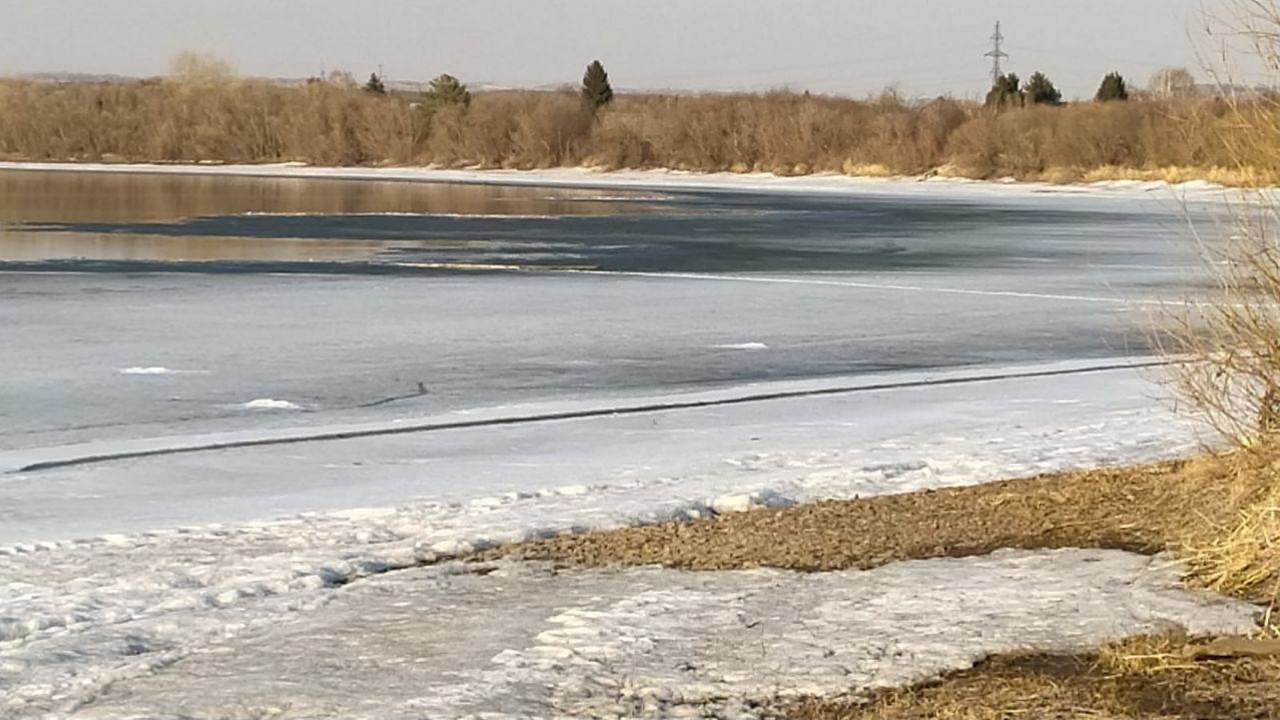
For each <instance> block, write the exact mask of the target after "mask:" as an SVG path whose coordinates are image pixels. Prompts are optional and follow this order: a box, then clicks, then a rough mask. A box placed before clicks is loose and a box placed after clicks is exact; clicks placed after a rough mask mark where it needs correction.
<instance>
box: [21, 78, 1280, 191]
mask: <svg viewBox="0 0 1280 720" xmlns="http://www.w3.org/2000/svg"><path fill="white" fill-rule="evenodd" d="M1157 85H1158V86H1159V88H1158V89H1156V86H1157ZM1103 90H1105V92H1100V95H1102V96H1103V98H1104V99H1106V98H1111V99H1109V100H1107V101H1105V102H1092V103H1071V104H1063V102H1062V96H1061V94H1060V93H1059V92H1058V90H1057V88H1056V87H1054V86H1053V83H1052V82H1051V81H1049V80H1048V78H1047V77H1045V76H1044V75H1043V74H1042V73H1038V74H1037V75H1036V76H1033V77H1032V79H1031V80H1030V81H1029V82H1027V83H1025V84H1023V83H1022V82H1021V81H1020V80H1018V79H1017V78H1016V77H1012V76H1006V77H1004V78H1001V81H1000V82H999V83H997V87H995V88H993V92H992V93H991V94H990V96H989V98H988V99H989V103H990V104H991V105H994V106H996V108H997V110H996V111H994V112H993V111H992V108H991V107H989V106H987V104H984V103H982V102H971V101H967V100H960V99H954V98H945V97H944V98H936V99H932V100H923V101H917V100H909V99H906V98H903V97H902V96H900V95H898V94H896V93H894V92H886V93H883V94H881V95H880V96H878V97H873V98H869V99H865V100H854V99H849V98H840V97H831V96H823V95H818V94H812V95H811V94H809V93H797V92H789V91H771V92H766V93H737V94H700V95H670V94H656V93H626V94H620V93H615V91H614V89H613V87H612V85H611V81H610V77H609V74H608V73H607V72H606V71H605V68H604V66H603V65H602V64H601V63H599V62H592V63H591V64H590V65H589V66H588V67H587V68H586V70H585V71H584V73H583V76H582V80H581V82H580V83H579V84H578V85H577V86H576V87H566V88H564V89H561V90H556V91H528V90H485V91H483V92H480V91H473V90H472V89H471V88H469V87H468V86H467V85H466V83H464V82H462V81H461V80H459V79H458V78H456V77H454V76H452V75H441V76H438V77H437V78H435V79H434V80H433V81H432V82H431V83H430V84H429V85H428V86H426V87H425V88H423V90H422V91H420V92H412V93H406V92H403V91H398V90H393V89H392V88H390V87H388V83H386V82H385V81H384V79H383V78H381V77H378V76H376V74H375V77H371V78H370V81H369V82H366V83H357V82H355V80H354V79H353V78H351V76H350V75H349V74H339V75H337V76H330V77H328V78H324V79H320V78H315V79H313V80H311V81H308V82H305V83H301V84H299V85H296V86H282V85H280V84H278V83H273V82H269V81H264V80H254V79H245V78H237V77H235V76H234V75H232V74H231V73H230V72H229V68H227V67H226V66H225V64H219V63H208V62H205V63H201V62H194V61H189V60H188V61H186V62H183V63H177V64H175V68H174V72H173V73H172V74H171V75H170V76H168V77H165V78H156V79H151V80H142V81H136V82H127V83H91V82H78V83H42V82H36V81H24V80H16V79H11V80H0V157H3V158H6V159H15V160H17V159H21V160H45V161H100V162H200V161H213V162H238V163H256V162H289V161H297V162H305V163H311V164H316V165H418V166H421V165H432V166H440V167H481V168H512V169H529V168H545V167H566V166H589V167H596V168H601V169H631V168H634V169H650V168H672V169H680V170H689V171H706V172H772V173H778V174H784V175H797V174H806V173H816V172H831V173H844V174H850V175H918V174H926V173H938V174H944V175H962V176H966V177H975V178H988V177H1003V176H1012V177H1017V178H1023V179H1040V180H1051V181H1058V180H1061V181H1069V180H1094V179H1106V178H1110V177H1126V178H1128V177H1134V178H1159V179H1174V180H1185V179H1193V178H1206V179H1214V180H1219V181H1225V182H1242V183H1243V182H1252V181H1254V180H1255V179H1258V178H1264V177H1267V178H1278V177H1280V159H1276V160H1274V161H1273V159H1272V158H1271V157H1270V155H1268V154H1266V153H1251V154H1250V162H1249V166H1248V167H1241V166H1240V163H1239V160H1238V158H1237V157H1236V156H1233V154H1232V153H1231V152H1230V151H1229V150H1230V147H1231V145H1232V143H1233V142H1237V139H1235V134H1237V133H1238V130H1237V127H1238V126H1239V124H1240V123H1239V122H1238V119H1239V118H1238V115H1239V107H1238V104H1233V103H1232V102H1225V101H1224V100H1223V98H1220V97H1212V96H1209V95H1207V94H1205V95H1202V94H1199V93H1195V92H1192V91H1193V90H1194V80H1191V81H1190V83H1189V84H1188V82H1187V78H1186V77H1184V76H1182V74H1181V73H1173V72H1171V73H1166V74H1165V75H1164V76H1161V77H1160V78H1159V82H1157V78H1153V80H1152V89H1148V90H1147V91H1134V90H1133V89H1131V88H1129V87H1128V85H1127V82H1126V81H1125V79H1124V78H1123V77H1120V76H1119V75H1115V76H1114V77H1109V78H1108V79H1107V80H1105V81H1104V82H1103V83H1102V87H1101V88H1100V91H1103ZM1124 98H1128V99H1129V101H1128V102H1125V101H1122V100H1123V99H1124ZM1014 107H1016V108H1018V109H1017V111H1016V112H1015V111H1004V110H1003V109H1004V108H1014ZM1258 107H1259V108H1260V111H1267V112H1269V108H1270V107H1271V106H1267V105H1265V104H1264V105H1259V106H1258ZM1277 127H1280V123H1277ZM1278 132H1280V131H1278ZM1275 145H1276V147H1277V148H1280V139H1277V142H1276V143H1275Z"/></svg>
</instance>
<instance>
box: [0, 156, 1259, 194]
mask: <svg viewBox="0 0 1280 720" xmlns="http://www.w3.org/2000/svg"><path fill="white" fill-rule="evenodd" d="M0 170H52V171H63V172H109V173H150V174H175V175H225V176H240V177H277V178H328V179H342V180H395V181H415V182H437V183H464V184H492V185H535V186H544V187H583V188H607V187H626V188H636V189H646V190H748V191H750V190H757V191H759V190H764V191H768V192H798V193H837V194H842V193H858V194H863V195H866V194H892V195H911V194H928V193H931V192H934V191H936V190H937V189H938V188H946V189H947V192H948V193H955V194H957V195H960V196H971V197H991V196H992V195H999V196H1002V197H1017V196H1032V195H1043V194H1046V193H1056V194H1073V195H1088V196H1091V197H1100V198H1104V197H1119V198H1125V197H1130V198H1131V197H1133V196H1134V195H1145V194H1151V193H1162V194H1166V195H1170V196H1177V197H1181V198H1184V199H1187V200H1214V199H1221V198H1223V197H1226V196H1238V195H1239V194H1240V191H1239V190H1233V189H1231V188H1227V187H1225V186H1222V185H1215V184H1213V183H1209V182H1206V181H1198V180H1197V181H1191V182H1186V183H1179V184H1171V183H1168V182H1164V181H1141V180H1109V181H1100V182H1093V183H1080V184H1072V185H1060V184H1053V183H1044V182H1016V181H1013V180H996V181H983V180H969V179H966V178H951V177H943V176H930V177H889V178H879V177H851V176H848V175H836V174H815V175H803V176H792V177H786V176H780V175H774V174H771V173H695V172H686V171H680V170H615V171H601V170H593V169H589V168H551V169H542V170H478V169H464V170H449V169H442V168H420V167H377V168H369V167H316V166H311V165H305V164H302V163H280V164H269V165H213V164H208V165H181V164H150V163H131V164H103V163H38V162H0Z"/></svg>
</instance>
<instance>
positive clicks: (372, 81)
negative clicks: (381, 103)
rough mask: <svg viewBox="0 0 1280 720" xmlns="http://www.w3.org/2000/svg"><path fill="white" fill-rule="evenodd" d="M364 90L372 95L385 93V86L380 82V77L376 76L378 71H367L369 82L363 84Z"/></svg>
mask: <svg viewBox="0 0 1280 720" xmlns="http://www.w3.org/2000/svg"><path fill="white" fill-rule="evenodd" d="M364 90H365V92H371V93H373V94H374V95H386V94H387V86H386V85H383V84H382V78H380V77H378V73H369V82H367V83H365V84H364Z"/></svg>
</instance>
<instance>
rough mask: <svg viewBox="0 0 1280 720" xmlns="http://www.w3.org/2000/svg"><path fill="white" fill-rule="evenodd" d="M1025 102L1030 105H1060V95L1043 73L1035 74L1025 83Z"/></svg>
mask: <svg viewBox="0 0 1280 720" xmlns="http://www.w3.org/2000/svg"><path fill="white" fill-rule="evenodd" d="M1027 102H1029V103H1031V104H1032V105H1061V104H1062V93H1060V92H1058V88H1056V87H1054V85H1053V82H1052V81H1050V80H1049V78H1047V77H1045V75H1044V73H1040V72H1038V73H1036V74H1035V75H1032V76H1031V79H1030V80H1028V81H1027Z"/></svg>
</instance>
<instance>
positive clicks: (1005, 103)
mask: <svg viewBox="0 0 1280 720" xmlns="http://www.w3.org/2000/svg"><path fill="white" fill-rule="evenodd" d="M1021 84H1022V81H1021V80H1019V79H1018V76H1017V75H1016V74H1014V73H1009V74H1008V75H1001V76H1000V77H999V78H997V79H996V83H995V85H992V86H991V92H989V93H987V107H989V108H994V109H996V110H1003V109H1004V108H1010V107H1022V106H1023V105H1025V104H1026V95H1025V94H1024V93H1023V92H1022V89H1021V87H1020V86H1021Z"/></svg>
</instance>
